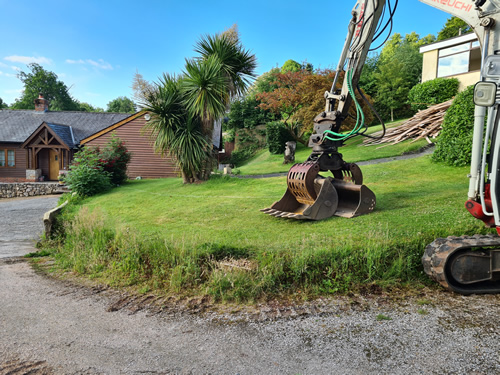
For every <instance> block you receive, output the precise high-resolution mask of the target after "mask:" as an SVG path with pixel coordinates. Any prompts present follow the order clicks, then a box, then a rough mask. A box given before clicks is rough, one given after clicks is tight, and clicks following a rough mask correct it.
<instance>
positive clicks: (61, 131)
mask: <svg viewBox="0 0 500 375" xmlns="http://www.w3.org/2000/svg"><path fill="white" fill-rule="evenodd" d="M47 125H48V126H49V127H50V128H51V129H52V130H53V131H54V133H56V134H57V135H58V136H59V138H61V140H62V141H63V142H64V143H66V144H67V145H68V147H69V148H74V147H75V146H76V144H75V139H74V136H73V129H72V128H71V126H67V125H60V124H49V123H48V124H47Z"/></svg>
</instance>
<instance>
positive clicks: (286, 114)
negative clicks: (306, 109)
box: [255, 70, 311, 143]
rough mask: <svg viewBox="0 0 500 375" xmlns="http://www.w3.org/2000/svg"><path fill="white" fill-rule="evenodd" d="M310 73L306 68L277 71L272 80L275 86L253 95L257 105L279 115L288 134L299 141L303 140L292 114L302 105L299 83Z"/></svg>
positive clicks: (302, 141)
mask: <svg viewBox="0 0 500 375" xmlns="http://www.w3.org/2000/svg"><path fill="white" fill-rule="evenodd" d="M310 74H311V73H310V72H308V71H307V70H300V71H298V72H293V71H288V72H286V73H278V74H276V75H274V78H275V81H274V82H273V84H274V85H276V86H277V88H276V89H274V90H273V91H271V92H263V93H260V94H257V95H256V96H255V97H256V99H257V100H258V101H260V104H259V107H260V108H262V109H265V110H268V111H271V112H273V113H275V114H277V115H280V116H281V117H282V119H283V122H284V124H285V126H286V127H287V129H288V131H289V132H290V134H291V135H292V136H293V137H294V139H295V140H296V141H298V142H301V143H305V141H304V140H303V139H302V138H301V136H300V134H298V132H297V123H296V122H295V121H293V115H294V114H295V113H296V112H297V111H298V110H299V108H300V107H301V106H302V105H303V103H302V97H301V95H300V89H299V84H300V83H301V82H302V81H303V80H304V79H305V77H306V76H308V75H310Z"/></svg>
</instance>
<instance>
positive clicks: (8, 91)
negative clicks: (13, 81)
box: [4, 89, 23, 94]
mask: <svg viewBox="0 0 500 375" xmlns="http://www.w3.org/2000/svg"><path fill="white" fill-rule="evenodd" d="M4 92H5V93H7V94H19V93H21V92H23V89H17V90H4Z"/></svg>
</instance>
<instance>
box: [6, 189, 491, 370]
mask: <svg viewBox="0 0 500 375" xmlns="http://www.w3.org/2000/svg"><path fill="white" fill-rule="evenodd" d="M57 199H58V197H44V198H34V199H26V200H3V201H0V213H1V214H2V220H1V221H0V222H1V224H0V225H1V228H0V249H2V250H1V251H0V253H1V252H3V253H6V254H7V255H6V256H8V257H4V259H0V375H6V374H28V373H29V374H242V375H243V374H404V375H408V374H498V373H500V324H499V323H498V317H499V316H500V295H485V296H468V297H464V296H460V295H455V294H452V293H449V292H446V291H442V290H437V291H436V290H434V291H431V290H423V291H422V293H421V295H419V296H413V297H411V298H407V299H404V298H400V299H399V300H398V301H394V300H390V299H389V298H388V297H387V296H384V295H370V296H350V297H345V298H337V299H322V300H318V301H313V302H307V303H303V304H301V305H283V304H279V303H269V304H265V305H257V306H253V307H248V308H242V307H241V306H222V307H220V306H219V307H217V306H211V305H208V306H205V305H204V303H203V302H202V301H197V300H195V299H188V298H184V299H181V300H174V299H171V298H167V297H165V298H157V297H155V296H149V295H140V296H133V295H128V294H126V293H124V292H120V291H115V290H112V289H111V288H109V287H103V286H83V285H79V284H77V283H75V282H72V281H69V280H68V281H61V280H54V279H51V278H50V277H47V276H45V275H44V274H43V273H40V272H35V270H34V269H33V268H32V267H31V266H30V264H29V263H27V262H26V261H25V260H23V259H22V258H15V257H12V256H13V254H14V253H15V251H14V250H12V251H11V250H8V249H10V248H15V246H17V247H16V248H19V245H20V244H27V245H30V243H31V242H30V241H33V240H34V239H36V238H37V236H38V235H39V234H40V233H41V231H42V225H41V217H42V216H43V212H45V211H46V210H48V209H50V208H53V207H55V205H56V201H57ZM13 245H15V246H13ZM9 246H10V247H9ZM6 249H7V250H6ZM30 251H32V250H30ZM0 256H1V255H0ZM49 266H50V265H49ZM204 306H205V307H206V308H203V307H204Z"/></svg>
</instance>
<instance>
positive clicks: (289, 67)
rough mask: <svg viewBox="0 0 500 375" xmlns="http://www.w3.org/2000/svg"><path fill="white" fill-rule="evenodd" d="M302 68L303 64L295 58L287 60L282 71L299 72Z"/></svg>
mask: <svg viewBox="0 0 500 375" xmlns="http://www.w3.org/2000/svg"><path fill="white" fill-rule="evenodd" d="M301 70H302V65H300V64H299V63H298V62H297V61H295V60H287V61H285V63H284V64H283V66H282V67H281V73H286V72H299V71H301Z"/></svg>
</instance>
